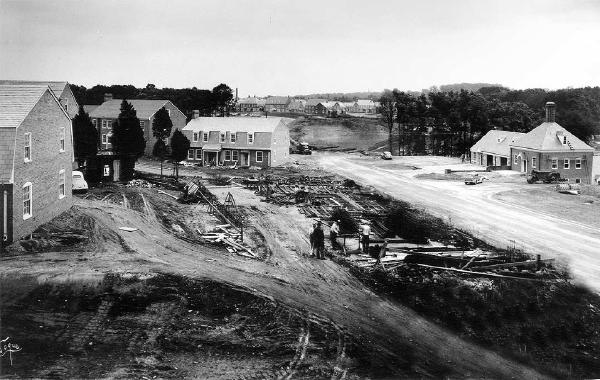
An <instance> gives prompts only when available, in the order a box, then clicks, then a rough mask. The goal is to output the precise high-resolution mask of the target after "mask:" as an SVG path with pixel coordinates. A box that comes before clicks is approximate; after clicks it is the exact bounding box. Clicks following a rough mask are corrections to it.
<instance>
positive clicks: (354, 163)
mask: <svg viewBox="0 0 600 380" xmlns="http://www.w3.org/2000/svg"><path fill="white" fill-rule="evenodd" d="M311 159H312V160H316V161H317V162H318V164H319V165H321V166H322V167H323V168H324V169H325V170H328V171H331V172H333V173H336V174H339V175H342V176H344V177H347V178H350V179H352V180H354V181H356V182H357V183H360V184H362V185H369V186H372V187H374V188H376V189H377V190H380V191H382V192H384V193H386V194H388V195H390V196H393V197H394V198H396V199H399V200H404V201H406V202H409V203H411V204H414V205H418V206H421V207H423V208H425V209H426V210H427V211H429V212H431V213H432V214H434V215H437V216H439V217H442V218H444V219H445V220H446V221H450V223H452V224H454V225H456V226H457V227H459V228H461V229H463V230H465V231H467V232H471V233H472V234H473V235H475V236H476V237H479V238H481V239H483V240H485V241H487V242H489V243H490V244H493V245H496V246H497V247H500V248H506V247H507V246H509V245H510V246H512V244H513V243H512V242H511V241H513V240H514V242H515V243H516V246H517V247H522V248H524V250H525V251H526V252H528V253H531V254H541V255H542V256H543V257H545V258H558V259H559V260H560V261H562V262H565V263H567V264H568V265H569V267H570V268H571V271H572V273H573V275H574V276H575V278H576V279H577V280H578V281H581V282H582V283H584V284H586V285H587V286H589V287H590V288H592V289H594V290H596V291H599V290H600V231H598V229H597V228H595V227H593V226H589V225H586V224H583V223H580V222H578V221H576V220H566V219H562V218H560V217H559V216H554V215H549V214H547V213H543V212H536V211H534V210H531V209H529V208H524V207H520V206H517V205H513V204H509V203H507V202H503V201H500V200H497V199H495V198H494V195H495V194H497V193H499V192H502V191H506V190H510V189H515V188H518V187H519V186H526V185H523V184H517V183H494V182H493V181H492V182H486V183H484V184H482V185H477V186H466V185H464V184H463V183H462V182H453V181H440V180H424V179H416V178H414V176H415V174H416V173H419V172H422V170H421V171H419V170H417V171H415V170H410V169H407V168H406V167H403V166H402V165H400V164H401V163H402V162H403V159H404V158H402V157H398V158H396V157H395V158H394V161H393V162H394V164H390V163H389V162H388V163H386V162H384V161H382V160H380V159H374V158H369V157H365V158H361V157H357V156H351V155H347V154H317V155H314V156H313V157H312V158H311ZM405 160H406V162H407V164H411V163H412V162H414V160H411V158H406V159H405ZM423 160H427V158H423ZM439 168H440V169H437V171H441V172H443V169H441V168H442V167H441V166H440V167H439ZM599 217H600V216H599Z"/></svg>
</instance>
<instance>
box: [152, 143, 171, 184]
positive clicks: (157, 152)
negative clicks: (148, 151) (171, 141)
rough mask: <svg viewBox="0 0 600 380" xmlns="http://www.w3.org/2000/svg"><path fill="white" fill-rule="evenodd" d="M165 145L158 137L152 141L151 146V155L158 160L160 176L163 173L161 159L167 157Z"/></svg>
mask: <svg viewBox="0 0 600 380" xmlns="http://www.w3.org/2000/svg"><path fill="white" fill-rule="evenodd" d="M167 153H168V150H167V145H166V144H165V142H164V140H161V139H158V140H156V142H155V143H154V147H153V148H152V155H153V156H154V157H156V158H158V159H159V160H160V176H161V177H162V175H163V161H164V160H165V157H167Z"/></svg>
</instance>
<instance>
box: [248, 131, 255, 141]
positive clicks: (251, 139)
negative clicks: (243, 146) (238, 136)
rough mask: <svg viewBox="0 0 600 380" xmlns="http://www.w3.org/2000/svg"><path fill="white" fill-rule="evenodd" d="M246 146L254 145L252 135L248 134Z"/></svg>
mask: <svg viewBox="0 0 600 380" xmlns="http://www.w3.org/2000/svg"><path fill="white" fill-rule="evenodd" d="M248 144H254V133H252V132H248Z"/></svg>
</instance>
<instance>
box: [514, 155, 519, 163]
mask: <svg viewBox="0 0 600 380" xmlns="http://www.w3.org/2000/svg"><path fill="white" fill-rule="evenodd" d="M518 160H519V156H517V155H516V154H515V161H514V164H515V165H516V164H517V163H518Z"/></svg>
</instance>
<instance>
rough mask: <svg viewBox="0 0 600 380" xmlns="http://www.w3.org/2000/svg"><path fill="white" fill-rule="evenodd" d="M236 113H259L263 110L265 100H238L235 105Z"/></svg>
mask: <svg viewBox="0 0 600 380" xmlns="http://www.w3.org/2000/svg"><path fill="white" fill-rule="evenodd" d="M235 109H236V111H237V112H261V111H264V110H265V100H264V99H260V98H257V97H254V96H253V97H250V96H249V97H247V98H241V99H239V100H238V102H237V104H236V105H235Z"/></svg>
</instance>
